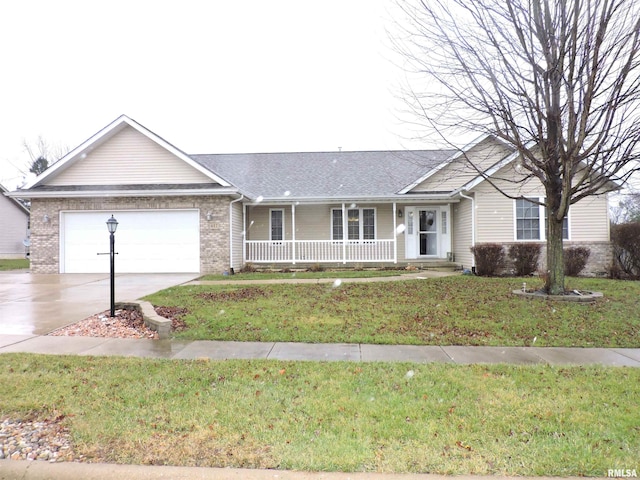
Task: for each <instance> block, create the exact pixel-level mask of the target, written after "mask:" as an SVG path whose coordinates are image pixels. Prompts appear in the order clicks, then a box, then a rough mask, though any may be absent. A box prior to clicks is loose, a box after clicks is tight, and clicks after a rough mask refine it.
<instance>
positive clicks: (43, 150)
mask: <svg viewBox="0 0 640 480" xmlns="http://www.w3.org/2000/svg"><path fill="white" fill-rule="evenodd" d="M22 146H23V147H24V151H25V152H27V154H28V155H29V158H30V159H31V160H30V161H31V163H30V165H29V170H28V171H29V172H31V173H33V174H35V175H40V174H41V173H42V172H44V171H45V170H46V169H47V168H49V167H50V166H51V165H53V164H54V163H56V162H57V161H58V160H60V159H61V158H62V157H64V156H65V155H66V154H67V153H68V152H69V148H68V147H66V146H63V145H52V144H50V143H49V142H47V141H46V140H45V139H44V138H43V137H42V136H41V135H40V136H38V138H37V140H36V141H35V142H28V141H27V140H23V142H22ZM21 173H22V174H23V175H26V172H21Z"/></svg>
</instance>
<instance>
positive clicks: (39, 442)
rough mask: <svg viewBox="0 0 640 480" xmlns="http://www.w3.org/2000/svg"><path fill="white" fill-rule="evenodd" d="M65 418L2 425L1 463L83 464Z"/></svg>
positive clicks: (0, 434) (4, 422) (13, 422)
mask: <svg viewBox="0 0 640 480" xmlns="http://www.w3.org/2000/svg"><path fill="white" fill-rule="evenodd" d="M63 419H64V417H57V418H53V419H44V420H12V419H10V418H5V419H3V420H2V423H1V424H0V460H1V459H10V460H45V461H48V462H69V461H82V460H83V457H82V456H78V457H77V458H76V455H75V454H74V451H73V446H72V443H71V435H70V434H69V430H68V429H67V428H66V427H65V426H64V425H63V424H62V421H63Z"/></svg>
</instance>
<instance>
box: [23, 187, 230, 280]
mask: <svg viewBox="0 0 640 480" xmlns="http://www.w3.org/2000/svg"><path fill="white" fill-rule="evenodd" d="M230 201H231V198H229V197H217V196H210V197H206V196H197V197H189V196H180V197H122V198H121V197H104V198H102V197H96V198H65V199H39V198H34V199H32V201H31V271H32V272H33V273H59V272H60V267H59V262H60V212H65V211H84V210H98V211H100V210H105V211H117V210H166V209H181V208H197V209H199V210H200V273H203V274H204V273H222V272H223V271H225V270H228V269H229V202H230ZM105 221H106V218H105ZM106 231H107V230H106V226H105V235H106V234H107V233H106Z"/></svg>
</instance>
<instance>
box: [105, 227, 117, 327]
mask: <svg viewBox="0 0 640 480" xmlns="http://www.w3.org/2000/svg"><path fill="white" fill-rule="evenodd" d="M117 228H118V221H117V220H116V219H115V218H113V215H111V218H110V219H109V220H107V229H108V230H109V256H110V257H111V318H113V317H115V315H116V296H115V286H116V282H115V257H116V253H115V244H116V237H115V235H114V234H115V233H116V229H117Z"/></svg>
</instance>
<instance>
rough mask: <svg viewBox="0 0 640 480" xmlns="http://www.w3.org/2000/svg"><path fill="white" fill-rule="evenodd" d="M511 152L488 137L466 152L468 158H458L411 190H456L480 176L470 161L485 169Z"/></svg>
mask: <svg viewBox="0 0 640 480" xmlns="http://www.w3.org/2000/svg"><path fill="white" fill-rule="evenodd" d="M510 153H511V151H510V150H509V149H508V148H507V147H505V146H504V144H502V143H500V142H497V141H496V140H494V139H491V138H487V139H485V140H483V141H482V142H480V143H479V144H478V145H475V146H474V147H472V148H471V149H470V150H469V151H468V152H466V158H465V157H464V156H461V157H459V158H457V159H456V160H454V161H452V162H451V163H449V164H448V165H446V166H445V167H444V168H442V169H440V170H439V171H438V172H436V173H434V174H433V175H432V176H430V177H429V178H427V179H426V180H425V181H424V182H422V183H420V184H419V185H417V186H416V187H415V188H413V189H412V190H411V191H412V192H424V191H441V192H447V191H450V190H455V189H456V188H459V187H461V186H462V185H464V184H465V183H467V182H469V181H471V180H473V179H474V178H475V177H477V176H478V172H477V170H476V169H475V168H473V167H472V166H471V165H470V163H469V162H470V161H471V162H473V163H474V165H475V166H476V167H477V168H479V169H482V170H485V169H487V168H489V167H491V166H492V165H494V164H495V163H497V162H498V161H500V160H501V159H502V158H504V157H506V156H507V155H509V154H510Z"/></svg>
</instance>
